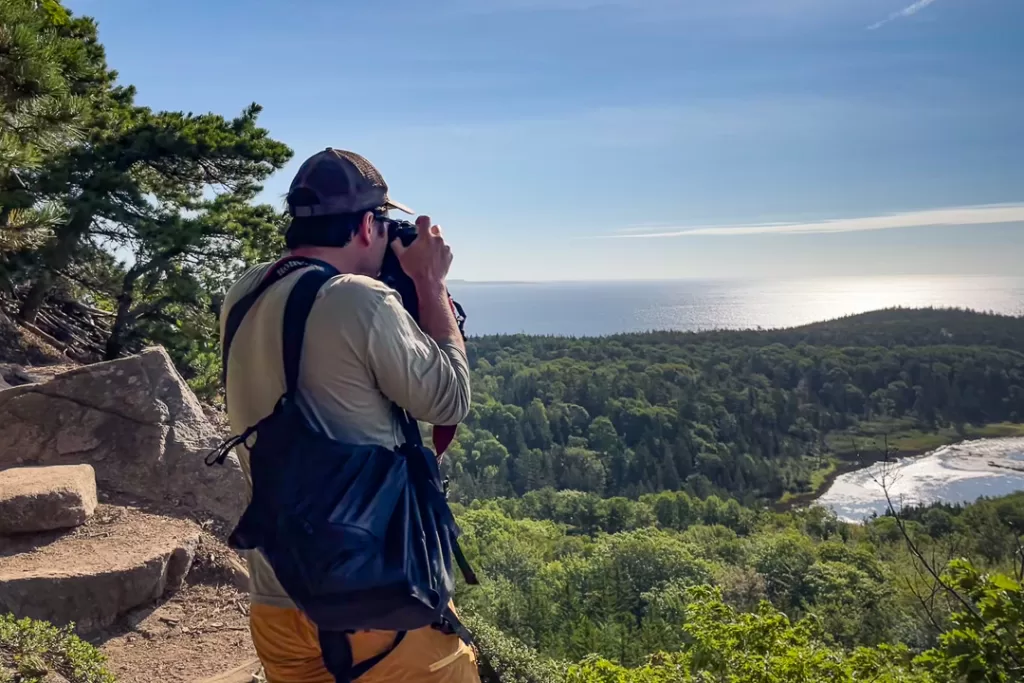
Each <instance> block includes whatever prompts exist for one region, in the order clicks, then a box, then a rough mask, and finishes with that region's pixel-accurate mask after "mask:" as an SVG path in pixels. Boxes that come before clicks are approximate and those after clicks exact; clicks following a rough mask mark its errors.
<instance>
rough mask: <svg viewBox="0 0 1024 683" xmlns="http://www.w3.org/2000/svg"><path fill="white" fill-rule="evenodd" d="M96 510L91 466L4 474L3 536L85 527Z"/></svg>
mask: <svg viewBox="0 0 1024 683" xmlns="http://www.w3.org/2000/svg"><path fill="white" fill-rule="evenodd" d="M95 510H96V473H95V472H94V471H93V469H92V466H90V465H60V466H56V467H15V468H14V469H10V470H4V471H2V472H0V534H19V533H29V532H34V531H50V530H53V529H66V528H70V527H76V526H81V525H82V524H85V522H86V520H87V519H89V517H91V516H92V513H93V512H94V511H95Z"/></svg>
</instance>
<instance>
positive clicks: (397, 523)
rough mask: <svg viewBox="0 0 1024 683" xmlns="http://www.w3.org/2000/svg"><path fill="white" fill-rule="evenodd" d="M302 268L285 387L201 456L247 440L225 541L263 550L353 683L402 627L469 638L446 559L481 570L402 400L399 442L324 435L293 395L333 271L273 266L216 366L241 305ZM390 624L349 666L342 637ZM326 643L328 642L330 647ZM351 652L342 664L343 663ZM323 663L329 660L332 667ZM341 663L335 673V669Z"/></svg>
mask: <svg viewBox="0 0 1024 683" xmlns="http://www.w3.org/2000/svg"><path fill="white" fill-rule="evenodd" d="M299 268H306V269H308V270H307V272H305V273H303V274H302V275H300V276H299V278H298V281H297V282H296V283H295V286H294V288H293V289H292V291H291V293H290V294H289V296H288V300H287V303H286V305H285V312H284V324H283V330H282V335H283V351H284V352H283V362H284V370H285V384H286V390H285V393H284V395H283V396H281V398H280V399H279V400H278V402H277V404H276V406H275V407H274V410H273V412H272V413H271V414H270V415H269V416H267V417H265V418H263V419H262V420H260V421H259V422H258V423H257V424H256V425H254V426H252V427H250V428H248V429H246V430H245V431H244V432H243V433H241V434H239V435H237V436H235V437H233V438H232V439H229V440H228V441H226V442H225V443H223V444H222V445H221V446H220V447H219V448H218V449H216V450H215V451H213V452H212V453H211V454H210V455H209V456H208V457H207V464H208V465H213V464H222V463H223V462H224V460H225V459H226V458H227V455H228V453H229V452H230V451H231V449H233V448H234V447H235V446H238V445H240V444H244V445H246V446H247V447H248V445H247V444H248V441H249V440H250V438H251V437H252V436H253V435H255V436H256V440H255V443H254V444H253V445H252V446H251V447H248V448H249V453H250V470H251V478H252V499H251V501H250V502H249V504H248V506H247V507H246V509H245V512H244V513H243V514H242V517H241V518H240V519H239V521H238V524H237V525H236V527H235V529H234V530H233V531H232V533H231V535H230V538H229V545H230V546H231V547H232V548H235V549H238V550H253V549H259V550H260V551H261V552H262V553H263V555H264V556H265V557H266V558H267V561H268V562H269V564H270V566H271V567H272V568H273V570H274V573H275V574H276V575H277V578H278V580H279V581H280V583H281V585H282V587H283V588H284V589H285V591H286V592H287V593H288V595H289V597H290V598H291V599H292V600H293V601H294V602H295V603H296V605H297V606H298V607H299V608H300V609H301V610H302V611H303V612H304V613H305V614H306V616H307V617H308V618H309V619H310V620H311V621H312V622H313V623H314V624H315V625H316V626H317V628H318V630H319V631H320V634H321V637H320V640H321V646H322V649H323V651H324V660H325V662H326V663H328V664H329V666H328V669H329V670H331V672H332V673H335V675H336V676H338V680H339V681H341V680H353V679H355V678H357V677H358V676H359V675H361V674H362V673H364V672H365V671H366V670H368V669H369V668H370V667H372V666H373V665H374V664H376V663H377V662H379V661H380V660H381V659H383V657H384V656H386V655H387V654H388V653H389V652H390V651H391V650H393V649H394V648H395V647H397V646H398V644H399V643H400V642H401V640H402V638H403V637H404V636H405V632H406V631H410V630H413V629H418V628H422V627H425V626H434V627H435V628H440V629H442V630H445V631H447V632H449V633H456V634H458V635H459V637H460V638H462V640H463V641H465V642H466V643H467V644H472V641H473V639H472V636H471V635H470V633H469V632H468V630H467V629H466V628H465V626H463V625H462V623H461V622H460V621H459V619H458V617H457V616H456V615H455V614H454V613H453V612H452V611H451V609H450V608H449V602H450V599H451V595H452V592H453V590H454V588H455V575H454V571H453V567H452V558H453V556H454V559H455V561H456V563H457V564H458V566H459V568H460V570H461V571H462V573H463V576H464V578H465V581H466V583H467V584H470V585H473V584H477V583H478V581H477V578H476V576H475V574H474V572H473V570H472V569H471V568H470V566H469V564H468V563H467V562H466V558H465V556H464V555H463V554H462V550H461V548H460V547H459V543H458V536H459V533H460V532H459V528H458V525H457V524H456V522H455V518H454V517H453V515H452V512H451V509H450V508H449V506H448V501H447V496H446V493H445V488H446V487H445V486H444V483H443V481H442V479H441V473H440V469H439V466H438V462H437V459H436V457H435V456H434V454H433V453H432V452H431V451H430V450H429V449H427V448H425V447H424V446H423V442H422V439H421V437H420V432H419V428H418V426H417V424H416V422H415V421H414V420H413V419H411V418H410V416H409V415H408V414H407V413H406V412H405V411H404V410H402V409H401V408H399V407H398V406H397V405H394V404H392V409H393V411H394V414H395V416H396V418H397V419H398V422H399V423H400V424H401V427H402V431H403V434H404V437H405V443H403V444H402V445H401V446H399V447H398V448H396V449H393V450H392V449H389V448H385V447H383V446H377V445H358V444H347V443H342V442H340V441H335V440H333V439H330V438H328V437H327V436H326V435H324V434H323V433H321V432H320V431H319V430H317V429H316V428H315V427H314V426H313V425H312V424H311V423H310V422H309V420H308V419H307V418H306V417H305V415H304V414H303V413H302V411H301V410H300V408H299V406H298V405H297V403H296V397H297V394H298V391H299V387H298V382H299V367H300V364H301V357H302V345H303V340H304V338H305V327H306V319H307V317H308V316H309V312H310V310H311V309H312V307H313V304H314V302H315V301H316V297H317V293H318V292H319V291H320V288H321V287H322V286H323V285H324V284H325V283H326V282H327V281H328V280H330V279H331V278H332V277H334V276H336V275H338V274H339V273H338V271H337V270H335V269H334V268H333V267H332V266H330V265H329V264H327V263H324V262H322V261H317V260H314V259H305V258H288V259H285V260H283V261H280V262H278V263H277V264H276V265H275V266H274V267H273V268H272V269H271V271H270V273H269V274H268V275H267V277H266V278H265V279H264V280H263V281H262V282H261V283H260V285H259V286H258V287H257V288H256V289H255V290H254V291H252V292H251V293H249V294H247V295H246V296H245V297H243V298H242V299H240V300H239V301H238V302H237V303H236V304H235V305H234V306H233V308H232V309H231V310H230V311H229V313H228V318H227V322H226V326H225V327H226V329H225V336H224V344H223V363H224V371H225V374H226V372H227V360H228V354H229V352H230V348H231V343H232V341H233V339H234V336H235V333H236V332H237V331H238V328H239V326H240V325H241V323H242V320H243V319H244V317H245V315H246V313H247V312H248V311H249V309H251V308H252V306H253V304H255V303H256V301H257V300H258V299H259V298H260V296H262V294H263V293H265V292H266V291H267V290H268V289H270V287H272V286H273V285H274V284H276V283H277V282H279V281H280V280H281V279H282V278H283V277H285V276H286V275H288V274H290V273H292V272H294V271H295V270H296V269H299ZM362 630H386V631H397V632H398V635H397V637H396V638H395V642H394V643H393V644H392V646H391V648H390V649H389V650H388V651H386V652H384V653H383V654H381V655H380V656H378V657H375V658H374V659H373V660H371V661H370V662H364V663H361V664H360V665H359V666H358V667H353V666H352V661H351V649H348V652H347V655H346V654H345V653H342V654H341V655H338V654H337V651H338V638H337V636H338V634H342V635H341V638H340V640H341V641H344V643H343V646H342V649H344V648H347V638H346V637H345V636H344V635H343V634H344V633H348V632H353V631H362ZM328 646H329V647H328ZM346 656H347V664H346V662H345V661H344V660H345V657H346ZM330 659H335V660H339V659H340V660H341V662H342V663H341V664H337V663H336V662H335V664H334V666H335V668H331V666H330V664H331V662H330V661H329V660H330ZM338 671H340V672H341V673H337V672H338Z"/></svg>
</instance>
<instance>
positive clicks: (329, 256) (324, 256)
mask: <svg viewBox="0 0 1024 683" xmlns="http://www.w3.org/2000/svg"><path fill="white" fill-rule="evenodd" d="M286 256H298V257H300V258H311V259H316V260H317V261H323V262H324V263H329V264H330V265H332V266H334V267H335V268H336V269H337V270H338V272H339V273H351V274H354V275H366V273H364V272H363V269H362V268H360V267H359V266H358V265H356V264H354V263H353V260H354V259H352V254H348V253H346V252H345V250H344V249H330V248H327V247H298V248H296V249H292V250H290V251H288V252H287V253H286Z"/></svg>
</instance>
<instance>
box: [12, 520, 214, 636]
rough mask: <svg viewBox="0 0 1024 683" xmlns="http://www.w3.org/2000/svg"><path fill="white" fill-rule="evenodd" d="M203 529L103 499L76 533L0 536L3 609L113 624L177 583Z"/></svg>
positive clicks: (86, 624)
mask: <svg viewBox="0 0 1024 683" xmlns="http://www.w3.org/2000/svg"><path fill="white" fill-rule="evenodd" d="M200 535H201V532H200V530H199V527H198V526H197V525H196V524H194V523H193V522H189V521H186V520H181V519H173V518H170V517H160V516H158V515H150V514H147V513H144V512H141V511H139V510H134V509H131V508H117V507H112V506H100V508H99V511H98V512H97V514H96V516H95V517H94V518H93V519H92V520H90V521H89V523H88V524H86V525H85V526H83V527H80V528H79V529H77V530H75V531H74V532H72V533H70V534H69V533H65V534H62V535H53V534H51V535H49V536H47V535H37V536H32V537H20V538H15V539H11V538H9V539H0V614H2V613H6V612H10V613H12V614H14V615H15V616H16V617H19V618H20V617H30V618H32V619H42V620H45V621H49V622H52V623H54V624H56V625H59V626H64V625H67V624H70V623H74V624H75V625H76V627H77V629H78V631H79V632H82V633H85V632H89V631H94V630H96V629H99V628H103V627H106V626H109V625H111V624H113V623H114V622H115V621H116V620H117V618H118V617H119V616H120V615H122V614H125V613H126V612H128V611H130V610H132V609H135V608H136V607H139V606H141V605H146V604H148V603H150V602H152V601H153V600H156V599H158V598H160V597H161V596H162V595H163V594H164V593H165V592H167V591H169V590H174V589H176V588H179V587H180V586H181V585H182V582H183V581H184V579H185V576H186V575H187V574H188V571H189V569H190V568H191V566H192V561H193V559H194V558H195V553H196V548H197V546H198V545H199V539H200Z"/></svg>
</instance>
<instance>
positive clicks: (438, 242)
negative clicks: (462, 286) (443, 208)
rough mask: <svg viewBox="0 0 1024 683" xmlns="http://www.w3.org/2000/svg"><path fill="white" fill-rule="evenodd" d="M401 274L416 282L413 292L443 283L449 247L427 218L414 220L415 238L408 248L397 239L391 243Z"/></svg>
mask: <svg viewBox="0 0 1024 683" xmlns="http://www.w3.org/2000/svg"><path fill="white" fill-rule="evenodd" d="M392 249H394V250H395V255H396V256H398V262H399V263H400V264H401V265H402V270H404V271H405V274H406V275H408V276H409V278H410V279H411V280H412V281H413V282H414V283H416V290H417V292H419V291H421V290H423V289H428V288H438V287H440V286H442V285H443V284H444V279H445V278H446V277H447V276H448V269H449V268H450V267H451V265H452V248H451V247H449V246H448V245H447V244H445V243H444V237H442V236H441V227H440V226H438V225H432V224H431V222H430V216H420V217H419V218H417V219H416V239H415V240H413V243H412V244H411V245H409V246H408V247H406V246H403V245H402V241H401V240H395V241H394V242H392Z"/></svg>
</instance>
